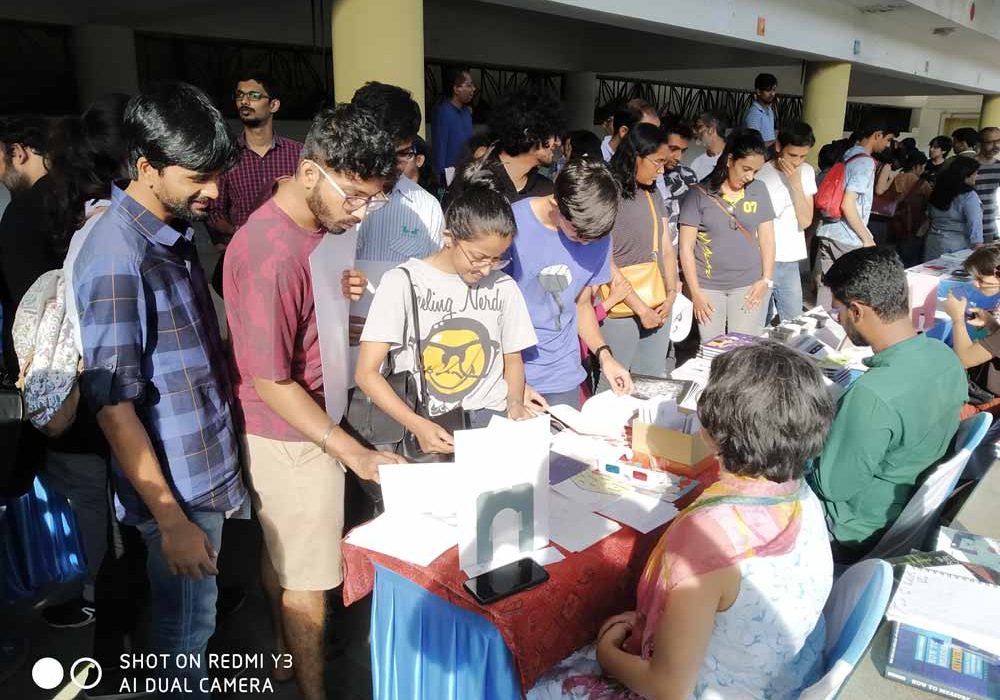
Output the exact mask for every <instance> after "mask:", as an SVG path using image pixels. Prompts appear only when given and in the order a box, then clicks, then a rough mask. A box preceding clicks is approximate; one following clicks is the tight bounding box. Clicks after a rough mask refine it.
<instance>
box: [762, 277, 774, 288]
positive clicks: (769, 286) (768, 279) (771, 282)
mask: <svg viewBox="0 0 1000 700" xmlns="http://www.w3.org/2000/svg"><path fill="white" fill-rule="evenodd" d="M761 279H762V280H764V282H765V283H767V288H768V289H774V280H773V279H770V278H768V277H761Z"/></svg>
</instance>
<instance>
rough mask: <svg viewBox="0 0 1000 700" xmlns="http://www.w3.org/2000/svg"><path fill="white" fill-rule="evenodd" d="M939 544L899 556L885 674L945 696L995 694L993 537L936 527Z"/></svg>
mask: <svg viewBox="0 0 1000 700" xmlns="http://www.w3.org/2000/svg"><path fill="white" fill-rule="evenodd" d="M937 547H938V551H936V552H931V553H927V554H918V555H909V556H907V557H902V558H900V561H899V562H897V565H903V570H902V576H901V578H900V582H899V586H898V588H897V589H896V593H895V595H894V596H893V599H892V603H891V604H890V606H889V610H888V611H887V612H886V618H887V619H889V620H890V621H891V622H892V642H891V645H890V648H889V658H888V661H887V663H886V668H885V676H886V678H889V679H891V680H895V681H899V682H901V683H906V684H908V685H912V686H914V687H917V688H920V689H922V690H927V691H930V692H932V693H937V694H938V695H943V696H945V697H951V698H959V699H969V700H972V699H977V700H997V699H998V698H1000V587H998V586H997V585H995V584H994V583H993V582H994V581H996V580H998V576H1000V572H998V571H996V570H995V569H993V568H992V566H996V565H997V562H998V561H1000V549H998V543H997V542H996V541H995V540H990V539H989V538H985V537H980V536H978V535H973V534H971V533H967V532H962V531H959V530H952V529H949V528H941V533H940V535H939V536H938V542H937Z"/></svg>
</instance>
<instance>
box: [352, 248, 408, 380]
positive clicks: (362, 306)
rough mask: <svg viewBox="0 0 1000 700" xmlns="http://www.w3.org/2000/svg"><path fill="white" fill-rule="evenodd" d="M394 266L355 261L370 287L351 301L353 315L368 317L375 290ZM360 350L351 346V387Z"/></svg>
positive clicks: (377, 262)
mask: <svg viewBox="0 0 1000 700" xmlns="http://www.w3.org/2000/svg"><path fill="white" fill-rule="evenodd" d="M394 267H396V265H394V264H393V263H387V262H382V261H379V260H355V261H354V269H355V270H360V271H361V272H364V273H365V275H366V276H367V277H368V287H367V288H366V289H365V291H364V293H363V294H362V295H361V298H360V299H358V300H357V301H352V302H350V315H351V316H354V317H358V318H368V309H369V308H371V305H372V300H373V299H374V298H375V292H376V291H378V286H379V284H381V283H382V275H384V274H385V273H386V272H388V271H389V270H391V269H392V268H394ZM360 350H361V346H360V345H351V346H350V355H351V361H350V367H349V368H348V375H347V385H348V386H349V387H353V386H354V370H355V369H356V368H357V366H358V353H359V352H360Z"/></svg>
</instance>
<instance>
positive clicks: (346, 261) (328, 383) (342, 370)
mask: <svg viewBox="0 0 1000 700" xmlns="http://www.w3.org/2000/svg"><path fill="white" fill-rule="evenodd" d="M357 248H358V228H357V226H352V227H351V228H350V229H349V230H347V231H344V233H340V234H327V235H325V236H323V241H322V242H321V243H320V244H319V245H318V246H316V250H314V251H313V253H312V255H310V256H309V272H310V275H311V276H312V286H313V299H314V300H315V304H316V328H317V331H318V332H319V354H320V360H321V362H322V364H323V391H324V393H325V394H326V412H327V415H329V416H330V418H331V419H332V420H333V421H334V422H340V419H341V418H343V416H344V409H346V408H347V389H348V387H349V386H350V385H351V382H349V376H350V354H349V353H348V346H347V316H348V299H347V298H346V297H345V296H344V292H343V289H342V287H341V279H342V278H343V275H344V271H345V270H350V269H351V268H352V267H353V266H354V255H355V253H356V252H357Z"/></svg>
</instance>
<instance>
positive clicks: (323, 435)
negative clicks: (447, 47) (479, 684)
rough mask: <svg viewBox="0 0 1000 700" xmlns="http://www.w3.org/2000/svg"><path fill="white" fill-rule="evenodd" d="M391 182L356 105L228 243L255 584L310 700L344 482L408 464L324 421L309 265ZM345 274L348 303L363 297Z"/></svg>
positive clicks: (316, 699)
mask: <svg viewBox="0 0 1000 700" xmlns="http://www.w3.org/2000/svg"><path fill="white" fill-rule="evenodd" d="M396 171H397V154H396V143H395V141H394V140H393V138H392V136H391V135H390V134H389V133H388V132H387V131H386V129H385V127H383V126H382V125H381V124H379V123H378V122H377V121H376V119H375V118H374V117H373V116H372V115H371V113H370V112H368V111H366V110H363V109H361V108H359V107H358V106H356V105H353V104H344V105H339V106H337V107H336V108H334V109H327V110H324V111H322V112H320V113H319V114H318V115H317V116H316V118H315V119H314V120H313V124H312V127H311V128H310V130H309V135H308V136H307V137H306V143H305V146H304V147H303V149H302V160H301V161H300V162H299V165H298V168H297V169H296V171H295V174H294V175H293V176H292V177H289V178H283V179H281V180H279V181H278V182H277V183H276V185H275V187H274V191H273V192H274V193H273V196H272V197H271V198H270V199H269V200H268V201H267V202H265V203H264V204H263V205H262V206H261V207H260V208H258V209H257V210H256V211H255V212H254V213H253V214H251V215H250V218H249V219H247V222H246V223H245V224H244V225H243V226H242V227H241V228H240V229H239V231H237V232H236V235H235V236H234V237H233V241H232V243H231V244H230V246H229V250H228V253H227V255H226V262H225V268H224V270H223V285H224V289H225V293H226V312H227V315H228V318H229V328H230V338H231V340H232V348H233V356H234V360H235V366H236V369H237V370H238V374H239V379H238V387H237V390H238V391H237V393H238V397H239V401H240V404H241V406H242V409H243V417H244V422H245V425H244V427H245V431H246V434H245V437H244V447H245V455H246V458H247V464H246V466H247V475H248V478H249V482H250V488H251V494H252V497H253V501H254V508H255V510H256V513H257V516H258V518H259V519H260V524H261V528H262V530H263V533H264V551H263V552H262V556H261V580H262V583H263V586H264V589H265V591H266V592H267V594H268V598H269V600H270V603H271V613H272V622H273V625H274V632H275V651H276V652H277V653H279V654H283V653H286V652H290V653H291V654H292V657H293V659H294V661H293V666H294V667H293V668H291V669H289V668H286V667H285V665H284V664H282V665H281V666H277V667H275V668H274V670H273V674H274V677H275V678H276V679H282V680H287V679H289V678H290V677H291V676H292V675H294V676H295V678H296V680H297V681H298V685H299V688H300V690H301V692H302V695H303V696H304V697H305V698H306V699H307V700H322V699H323V698H325V697H326V692H325V688H324V679H323V663H324V654H323V625H324V619H325V614H326V608H325V602H324V601H325V592H326V591H328V590H330V589H333V588H336V587H337V586H339V585H340V584H341V582H342V580H343V578H342V574H341V555H340V538H341V535H342V529H343V522H344V474H345V471H344V470H345V469H351V470H352V471H353V472H354V473H355V474H357V475H358V477H359V478H361V479H367V480H371V481H378V472H377V466H378V465H379V464H391V463H395V462H400V461H402V460H401V459H400V458H399V457H398V456H397V455H394V454H390V453H385V452H376V451H373V450H369V449H366V448H365V447H363V446H362V445H361V444H359V443H358V442H357V441H356V440H354V439H353V438H352V437H351V436H350V435H348V434H347V433H346V432H344V430H342V429H341V428H340V426H339V425H338V424H337V423H334V422H333V421H332V420H331V419H330V417H329V416H328V415H327V414H326V411H325V410H324V408H323V407H324V405H325V398H324V396H325V394H324V385H323V368H322V362H321V358H320V343H319V331H318V329H317V321H316V306H315V301H314V296H313V280H312V274H311V271H310V266H309V256H310V255H311V254H312V253H313V251H314V250H315V249H316V247H317V246H318V245H319V244H320V242H321V241H322V240H323V237H324V236H326V235H331V234H332V235H337V234H341V233H343V232H344V231H346V230H347V229H349V228H351V227H352V226H355V225H356V224H359V223H361V221H362V219H364V217H365V215H366V214H368V213H370V212H372V211H374V210H376V209H380V208H381V207H382V206H384V205H385V203H386V201H387V199H386V196H385V194H384V193H383V187H384V186H385V183H386V181H387V180H390V181H391V178H393V177H394V176H395V175H396ZM352 279H353V278H352V277H351V276H350V275H348V274H345V290H344V291H345V295H347V296H357V295H359V294H360V291H361V289H358V288H356V287H355V286H354V285H353V284H352V282H351V281H350V280H352Z"/></svg>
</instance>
